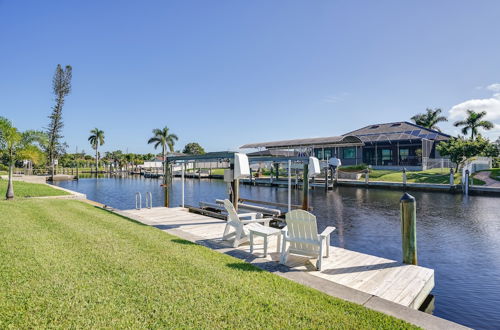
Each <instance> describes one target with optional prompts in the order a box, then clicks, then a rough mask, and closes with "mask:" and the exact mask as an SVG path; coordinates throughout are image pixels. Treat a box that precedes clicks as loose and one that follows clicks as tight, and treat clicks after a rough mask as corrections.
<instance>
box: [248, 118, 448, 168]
mask: <svg viewBox="0 0 500 330" xmlns="http://www.w3.org/2000/svg"><path fill="white" fill-rule="evenodd" d="M449 138H450V135H447V134H444V133H441V132H439V131H435V130H431V129H428V128H425V127H422V126H419V125H416V124H413V123H410V122H406V121H401V122H393V123H383V124H373V125H368V126H365V127H362V128H360V129H357V130H354V131H351V132H348V133H346V134H343V135H340V136H332V137H325V138H309V139H295V140H284V141H273V142H262V143H252V144H246V145H243V146H241V148H258V149H261V150H260V151H258V152H257V153H255V155H258V154H262V151H263V150H282V151H284V150H286V151H288V152H293V154H294V155H296V154H299V155H303V156H312V155H314V156H316V157H317V158H319V159H320V160H328V159H329V158H330V157H332V156H336V157H337V158H340V159H341V161H342V164H343V165H344V166H345V165H359V164H367V165H372V166H373V167H374V168H385V169H390V168H401V167H406V168H408V169H415V170H418V169H425V168H427V165H428V164H430V163H431V162H434V163H435V162H436V160H438V162H439V160H441V159H442V157H441V156H440V155H439V153H438V151H437V150H436V145H437V144H438V143H439V142H441V141H446V140H448V139H449ZM253 154H254V153H250V154H249V156H250V157H252V155H253Z"/></svg>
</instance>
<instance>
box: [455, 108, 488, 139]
mask: <svg viewBox="0 0 500 330" xmlns="http://www.w3.org/2000/svg"><path fill="white" fill-rule="evenodd" d="M484 116H486V111H481V112H475V111H473V110H467V118H465V119H464V120H459V121H457V122H455V123H454V124H453V125H455V126H456V127H458V126H463V127H462V133H463V134H464V135H467V134H468V133H469V130H470V131H471V135H470V139H471V140H474V138H475V137H476V136H477V129H478V128H484V129H485V130H490V129H492V128H493V123H492V122H491V121H488V120H483V117H484Z"/></svg>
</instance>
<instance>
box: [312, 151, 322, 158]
mask: <svg viewBox="0 0 500 330" xmlns="http://www.w3.org/2000/svg"><path fill="white" fill-rule="evenodd" d="M314 153H315V154H316V158H318V159H323V149H316V150H314Z"/></svg>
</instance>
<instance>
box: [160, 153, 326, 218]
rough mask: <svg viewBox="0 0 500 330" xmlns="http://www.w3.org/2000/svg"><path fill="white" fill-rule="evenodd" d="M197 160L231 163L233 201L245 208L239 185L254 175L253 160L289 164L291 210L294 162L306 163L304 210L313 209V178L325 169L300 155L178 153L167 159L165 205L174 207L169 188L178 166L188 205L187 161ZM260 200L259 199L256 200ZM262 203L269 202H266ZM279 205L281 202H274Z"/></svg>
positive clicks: (227, 173) (226, 173) (228, 175)
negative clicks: (259, 155) (186, 186)
mask: <svg viewBox="0 0 500 330" xmlns="http://www.w3.org/2000/svg"><path fill="white" fill-rule="evenodd" d="M195 161H216V162H228V163H229V169H226V170H225V171H224V181H225V182H227V183H228V187H229V189H228V191H229V200H230V201H231V202H232V203H233V205H234V207H235V209H236V210H237V209H238V206H240V207H242V208H243V207H244V206H245V205H242V203H240V200H241V199H240V194H239V184H240V182H239V181H240V179H242V178H246V177H250V175H251V173H250V162H281V163H287V164H288V203H287V208H288V211H291V209H292V195H291V194H292V175H291V173H292V171H291V169H292V164H293V163H296V164H297V163H299V164H302V165H303V172H304V175H303V177H304V180H303V184H302V190H303V198H302V209H304V210H308V209H309V179H310V178H312V177H314V176H316V175H318V174H320V172H321V168H320V164H319V160H318V159H317V158H316V157H297V156H288V157H287V156H280V157H252V158H251V159H248V157H247V155H246V154H243V153H238V152H211V153H206V154H203V155H185V156H174V157H168V158H167V166H166V168H167V178H166V179H167V183H166V187H165V206H166V207H169V206H170V201H169V199H170V198H169V187H170V186H171V182H172V181H171V178H172V167H173V166H174V165H180V166H181V182H182V183H181V185H182V187H181V206H183V207H184V205H185V198H184V197H185V196H184V186H185V168H186V164H187V163H190V162H195ZM252 202H254V203H258V202H259V201H252ZM262 204H266V203H265V202H262ZM274 204H277V203H274Z"/></svg>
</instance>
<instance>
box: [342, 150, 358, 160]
mask: <svg viewBox="0 0 500 330" xmlns="http://www.w3.org/2000/svg"><path fill="white" fill-rule="evenodd" d="M342 158H344V159H354V158H356V148H344V149H343V150H342Z"/></svg>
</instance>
